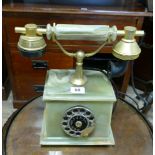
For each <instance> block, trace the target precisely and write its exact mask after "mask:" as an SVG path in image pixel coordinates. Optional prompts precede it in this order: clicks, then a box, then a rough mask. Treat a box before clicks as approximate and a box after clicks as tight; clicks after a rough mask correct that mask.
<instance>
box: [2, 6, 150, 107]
mask: <svg viewBox="0 0 155 155" xmlns="http://www.w3.org/2000/svg"><path fill="white" fill-rule="evenodd" d="M145 16H150V14H149V13H148V12H147V11H146V10H145V8H144V7H142V6H141V5H140V4H139V3H138V4H137V3H132V6H131V5H130V4H129V6H128V7H126V6H124V7H123V6H122V7H113V8H112V7H87V8H81V7H74V6H54V5H39V4H38V5H37V4H35V5H31V4H26V5H24V4H4V5H3V47H4V53H5V57H6V60H7V65H8V71H9V76H10V81H11V85H12V90H13V98H14V100H13V104H14V107H17V108H18V107H21V106H22V105H23V104H24V103H26V102H27V101H28V100H29V99H31V98H32V97H34V96H36V95H38V93H37V92H35V89H34V88H35V86H36V85H37V86H38V85H42V84H44V79H45V75H46V70H47V69H52V68H58V69H62V68H72V67H74V63H75V61H74V60H73V59H72V58H70V57H68V56H65V55H64V54H63V53H62V52H61V51H60V50H59V48H58V47H57V46H56V45H55V44H54V43H52V42H51V41H47V49H46V54H45V55H44V56H43V57H41V58H37V59H36V58H35V59H32V60H46V61H47V62H48V68H46V69H34V68H33V67H32V60H31V59H29V58H25V57H22V56H21V55H20V53H19V51H18V49H17V42H18V39H19V34H16V33H15V32H14V28H15V26H24V25H25V24H27V23H36V24H38V25H46V24H47V23H53V22H55V23H57V24H58V23H68V24H69V23H70V24H104V25H106V24H107V25H110V26H112V25H116V26H117V27H118V29H123V28H124V26H126V25H132V26H135V27H137V29H139V30H140V29H141V28H142V24H143V20H144V17H145ZM63 44H64V47H65V48H66V49H67V50H71V51H75V50H78V49H83V50H84V51H90V50H94V49H96V47H97V43H94V42H80V41H78V42H77V41H76V42H75V41H63ZM111 51H112V46H111V45H109V46H106V47H105V48H103V49H102V51H101V52H103V53H111ZM129 77H130V68H129V69H128V70H127V72H126V74H125V76H124V80H123V82H122V88H121V91H123V92H125V91H126V89H127V86H128V82H129Z"/></svg>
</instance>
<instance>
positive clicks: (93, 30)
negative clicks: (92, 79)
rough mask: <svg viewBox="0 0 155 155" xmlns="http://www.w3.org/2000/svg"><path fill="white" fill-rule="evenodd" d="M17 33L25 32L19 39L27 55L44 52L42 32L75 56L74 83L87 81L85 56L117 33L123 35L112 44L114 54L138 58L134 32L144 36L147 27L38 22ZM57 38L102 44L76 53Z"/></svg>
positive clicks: (18, 30)
mask: <svg viewBox="0 0 155 155" xmlns="http://www.w3.org/2000/svg"><path fill="white" fill-rule="evenodd" d="M15 31H16V33H22V35H21V36H20V39H19V42H18V48H19V50H20V51H21V53H22V54H23V55H24V56H28V57H37V56H42V55H43V53H44V52H45V47H46V43H45V41H44V39H43V34H46V36H47V39H48V40H50V39H51V38H52V40H53V41H54V42H55V43H56V44H57V45H58V46H59V48H60V49H61V51H62V52H63V53H64V54H66V55H68V56H70V57H75V58H76V60H77V61H76V70H75V73H74V74H73V75H72V77H71V79H70V82H71V83H72V84H74V85H78V86H81V85H84V84H85V83H86V81H87V78H86V77H85V75H84V74H83V69H82V65H83V59H84V58H85V57H90V56H93V55H95V54H96V53H98V52H99V51H100V50H101V49H102V48H103V47H104V46H105V45H106V44H108V43H112V42H114V41H115V40H116V38H117V36H124V37H123V38H122V39H121V41H120V42H118V43H117V44H116V45H115V46H114V47H113V52H112V54H113V55H114V56H115V57H117V58H119V59H122V60H133V59H136V58H137V57H138V56H139V54H140V52H141V50H140V48H139V46H138V44H137V43H136V40H135V38H134V37H135V36H143V35H144V31H137V30H136V28H135V27H131V26H126V27H125V28H124V30H117V28H116V26H113V27H109V26H107V25H103V26H102V25H72V24H58V25H56V24H55V23H54V24H53V26H51V25H50V24H47V27H46V28H39V27H37V25H35V24H26V25H25V27H16V28H15ZM58 40H93V41H100V42H102V44H101V45H100V46H99V47H98V48H97V49H96V50H95V51H93V52H90V53H85V52H84V51H82V50H80V51H77V52H76V53H70V52H68V51H66V50H65V49H64V48H63V46H62V45H61V44H60V42H59V41H58Z"/></svg>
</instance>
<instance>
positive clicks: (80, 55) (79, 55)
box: [52, 33, 107, 86]
mask: <svg viewBox="0 0 155 155" xmlns="http://www.w3.org/2000/svg"><path fill="white" fill-rule="evenodd" d="M52 40H53V41H54V42H55V43H56V44H57V45H58V46H59V48H60V49H61V51H62V52H63V53H64V54H66V55H68V56H70V57H74V58H76V68H75V73H74V74H73V75H72V76H71V78H70V82H71V83H72V84H73V85H77V86H82V85H84V84H85V83H86V82H87V77H86V76H85V75H84V73H83V68H82V66H83V59H84V58H85V57H91V56H93V55H95V54H96V53H98V52H99V51H100V50H101V49H102V48H103V47H104V46H105V45H106V43H107V41H105V42H104V43H102V44H101V45H100V46H99V47H98V48H97V49H96V50H95V51H93V52H90V53H85V52H84V51H82V50H79V51H77V52H75V53H70V52H68V51H66V50H65V49H64V47H63V46H62V45H61V44H60V42H59V41H58V40H56V38H55V36H54V33H53V35H52Z"/></svg>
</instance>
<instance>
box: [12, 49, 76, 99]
mask: <svg viewBox="0 0 155 155" xmlns="http://www.w3.org/2000/svg"><path fill="white" fill-rule="evenodd" d="M32 60H45V61H47V62H48V68H47V69H64V68H72V67H73V59H72V58H70V57H68V56H65V55H64V54H63V53H60V52H48V50H47V52H46V54H45V55H44V56H43V57H41V58H34V59H30V58H26V57H23V56H21V55H20V53H19V52H17V49H16V48H12V51H11V61H12V72H13V77H14V87H15V90H16V92H15V99H20V100H26V99H30V98H31V97H32V96H34V95H35V96H36V95H37V93H35V91H34V88H33V86H34V85H44V81H45V76H46V72H47V69H34V68H33V67H32Z"/></svg>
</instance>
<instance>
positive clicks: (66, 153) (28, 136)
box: [3, 97, 153, 155]
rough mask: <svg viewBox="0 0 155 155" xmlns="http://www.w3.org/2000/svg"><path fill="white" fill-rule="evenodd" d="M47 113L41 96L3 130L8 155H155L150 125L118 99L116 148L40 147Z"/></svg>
mask: <svg viewBox="0 0 155 155" xmlns="http://www.w3.org/2000/svg"><path fill="white" fill-rule="evenodd" d="M43 110H44V104H43V103H42V98H41V97H39V98H37V99H35V100H33V101H31V102H30V103H29V104H28V105H26V106H25V107H24V108H23V109H22V110H21V111H19V112H16V113H15V114H14V116H16V117H15V119H13V118H14V117H13V116H12V117H11V119H9V120H8V122H7V123H6V125H5V126H4V128H3V136H4V137H3V138H4V139H3V151H4V152H3V153H4V155H12V154H15V155H30V154H31V155H48V154H59V155H73V154H74V155H86V154H89V155H152V153H153V145H152V143H153V139H152V131H151V128H150V126H149V125H148V124H147V122H146V121H145V120H144V117H142V115H141V114H140V113H138V112H137V111H136V110H135V109H134V108H133V107H131V106H129V105H128V104H127V103H125V102H123V101H121V100H118V102H117V106H116V109H115V111H114V113H113V117H112V130H113V134H114V138H115V143H116V145H115V146H83V147H82V146H48V147H47V146H40V144H39V141H40V133H41V126H42V119H43ZM51 115H52V114H51ZM23 120H24V121H23ZM11 122H12V124H11V125H10V123H11ZM58 151H59V152H58Z"/></svg>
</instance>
